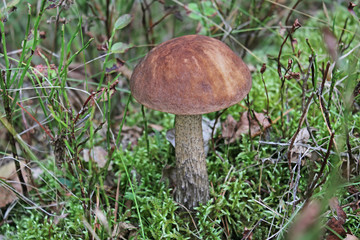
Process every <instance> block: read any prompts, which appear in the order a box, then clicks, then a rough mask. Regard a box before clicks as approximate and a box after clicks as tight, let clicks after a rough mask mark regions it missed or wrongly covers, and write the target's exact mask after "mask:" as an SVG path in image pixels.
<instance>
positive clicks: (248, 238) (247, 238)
mask: <svg viewBox="0 0 360 240" xmlns="http://www.w3.org/2000/svg"><path fill="white" fill-rule="evenodd" d="M242 239H244V240H252V239H253V232H252V231H251V229H248V228H247V227H245V229H244V232H243V238H242Z"/></svg>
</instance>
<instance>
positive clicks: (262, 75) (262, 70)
mask: <svg viewBox="0 0 360 240" xmlns="http://www.w3.org/2000/svg"><path fill="white" fill-rule="evenodd" d="M265 71H266V63H264V64H263V65H262V67H261V69H260V73H261V80H262V82H263V84H264V89H265V94H266V116H267V118H268V120H270V118H269V105H270V101H269V94H268V90H267V87H266V84H265V80H264V72H265ZM270 123H271V120H270Z"/></svg>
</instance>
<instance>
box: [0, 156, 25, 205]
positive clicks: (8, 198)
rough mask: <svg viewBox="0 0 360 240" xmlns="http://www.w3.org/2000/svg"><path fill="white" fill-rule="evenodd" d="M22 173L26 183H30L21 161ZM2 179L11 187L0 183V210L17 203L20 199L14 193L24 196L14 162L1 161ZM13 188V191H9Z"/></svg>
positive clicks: (0, 175)
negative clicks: (14, 202)
mask: <svg viewBox="0 0 360 240" xmlns="http://www.w3.org/2000/svg"><path fill="white" fill-rule="evenodd" d="M20 168H21V172H22V174H23V176H24V180H25V183H28V181H29V178H28V176H27V174H26V171H25V164H24V162H23V161H20ZM0 178H1V179H2V180H4V181H5V182H6V183H8V184H9V185H10V186H7V185H6V184H4V183H2V182H0V208H2V207H5V206H6V205H8V204H9V203H12V202H13V201H15V200H16V199H17V198H18V197H17V195H16V194H15V193H14V191H16V192H17V193H18V194H22V189H21V184H20V181H19V178H18V175H17V173H16V167H15V163H14V160H12V159H11V160H9V159H6V158H5V159H3V160H1V161H0ZM9 187H11V188H13V190H11V189H9Z"/></svg>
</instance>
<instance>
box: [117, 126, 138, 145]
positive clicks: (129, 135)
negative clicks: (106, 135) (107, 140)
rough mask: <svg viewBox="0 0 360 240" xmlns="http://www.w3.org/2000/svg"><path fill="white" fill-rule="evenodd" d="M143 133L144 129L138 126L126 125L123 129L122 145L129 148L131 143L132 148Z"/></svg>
mask: <svg viewBox="0 0 360 240" xmlns="http://www.w3.org/2000/svg"><path fill="white" fill-rule="evenodd" d="M142 133H143V129H142V128H140V127H138V126H132V127H129V126H125V125H124V126H123V128H122V130H121V136H122V140H121V145H122V146H123V148H124V149H125V148H127V147H128V145H129V144H130V145H131V148H133V147H134V146H136V145H137V144H138V139H139V138H140V137H141V135H142Z"/></svg>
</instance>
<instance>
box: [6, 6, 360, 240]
mask: <svg viewBox="0 0 360 240" xmlns="http://www.w3.org/2000/svg"><path fill="white" fill-rule="evenodd" d="M281 2H283V1H270V0H268V1H248V2H246V1H236V0H234V1H207V0H206V1H205V0H204V1H175V0H171V1H146V0H145V1H126V0H119V1H104V2H96V1H91V2H88V1H76V2H73V1H45V0H42V1H39V2H36V1H29V3H26V2H25V1H16V0H14V1H11V2H8V3H6V5H5V2H3V6H2V8H1V21H0V31H1V43H2V45H1V55H0V66H1V78H0V83H1V85H0V86H1V95H2V96H1V97H2V99H1V104H0V105H1V113H2V114H1V118H0V121H1V123H2V126H3V127H2V129H1V131H0V134H1V136H2V141H1V142H0V146H1V149H0V150H1V154H2V157H3V162H4V163H1V162H0V167H1V166H2V165H5V160H6V159H11V160H12V161H13V162H14V163H15V164H16V166H15V168H16V169H17V170H18V173H17V175H18V177H19V179H17V181H20V182H21V183H22V187H20V188H12V187H11V185H9V184H8V183H7V182H6V179H0V185H1V186H2V188H4V189H7V190H6V191H8V192H7V194H8V193H9V192H15V193H16V195H17V197H18V200H15V201H11V202H9V204H7V205H6V206H4V207H3V208H1V210H0V216H1V218H0V238H1V237H3V238H5V239H108V238H112V239H286V238H287V236H288V239H291V236H295V235H296V234H298V235H299V237H298V238H296V239H318V238H319V236H322V237H324V234H329V228H330V227H329V224H328V221H329V220H331V218H332V217H333V216H336V215H339V211H340V210H339V207H340V208H341V209H342V210H343V211H344V212H345V213H346V221H345V222H344V223H343V224H341V226H340V227H343V229H345V232H346V233H348V234H352V235H354V236H358V237H359V236H360V231H359V229H360V228H359V222H360V221H359V215H358V214H359V205H358V201H359V195H360V187H359V182H360V179H359V171H360V170H359V149H360V148H359V146H360V144H359V136H360V120H359V119H360V116H359V105H360V101H359V96H360V94H359V71H358V69H359V64H358V58H359V44H358V43H359V35H358V33H357V29H358V27H359V23H358V13H359V11H358V9H357V7H352V8H351V5H349V6H348V5H347V3H346V2H342V1H339V2H342V3H339V4H337V3H333V2H332V1H315V2H311V3H313V5H311V7H309V8H308V7H307V6H308V5H307V4H308V2H309V1H289V2H290V3H287V2H286V3H284V5H283V4H281ZM195 33H197V34H204V35H208V36H213V37H217V38H219V39H220V40H223V41H224V42H226V43H227V44H228V45H229V46H230V47H231V48H232V49H233V50H234V51H235V52H237V53H238V54H239V55H240V56H242V57H243V58H244V61H245V62H246V63H247V64H248V65H249V67H250V69H251V70H252V77H253V87H252V90H251V91H250V93H249V95H248V97H247V98H246V99H245V100H244V101H242V102H240V103H238V104H237V105H235V106H232V107H230V108H228V109H226V110H225V111H223V112H221V114H220V113H211V114H207V115H206V116H205V117H206V118H209V119H212V120H216V121H218V122H221V123H222V124H223V129H221V130H219V129H218V130H217V131H216V130H214V131H213V136H212V137H213V139H212V140H210V142H209V149H210V150H209V153H208V156H207V167H208V173H209V181H210V195H211V196H210V200H209V202H207V203H206V204H204V205H201V206H199V207H198V208H197V209H196V211H195V212H190V211H187V210H186V209H184V207H183V206H181V205H180V204H178V203H176V202H175V201H174V200H173V191H174V188H175V186H174V185H173V181H172V179H171V178H172V177H173V176H172V170H173V167H174V165H175V157H174V149H173V147H172V145H171V144H170V143H169V141H168V140H167V130H169V129H171V128H173V122H174V117H173V116H172V115H170V114H166V113H161V112H157V111H153V110H149V109H144V111H143V112H142V109H141V106H139V104H138V103H136V101H134V100H133V99H132V98H131V95H130V90H129V76H130V75H131V69H133V68H134V66H135V65H136V63H137V62H138V61H139V59H141V58H142V57H143V56H144V55H145V54H146V53H147V52H148V51H149V50H150V49H151V48H152V47H154V46H155V45H156V44H158V43H160V42H163V41H165V40H168V39H170V38H173V37H177V36H181V35H185V34H195ZM245 111H247V113H246V114H247V116H248V119H254V116H255V114H256V113H260V114H262V115H263V116H265V117H264V119H265V120H266V121H269V125H268V126H267V127H263V126H262V127H260V132H259V133H257V132H256V134H255V133H254V132H253V133H252V134H251V131H252V130H251V129H252V127H251V126H250V127H249V128H250V130H249V132H247V133H243V134H240V135H237V136H236V138H234V139H233V141H230V140H229V139H226V138H225V137H224V136H223V135H222V132H223V131H224V128H226V124H224V123H228V122H227V121H229V120H228V119H229V116H232V117H233V119H234V121H236V122H237V123H238V122H239V121H240V120H241V119H242V117H241V116H242V113H243V112H245ZM254 122H256V121H251V124H255V125H256V123H254ZM243 124H244V123H243ZM245 124H246V123H245ZM264 126H265V125H264ZM304 129H305V130H307V133H306V132H305V130H304ZM249 133H250V134H249ZM302 134H305V135H306V136H305V135H304V136H303V135H302ZM299 136H300V137H299ZM297 137H299V138H297ZM299 146H300V147H302V148H299ZM20 163H22V164H23V163H24V164H25V166H26V167H25V169H24V171H19V170H20V168H21V166H22V165H21V164H20ZM35 170H36V171H40V174H35ZM26 185H28V186H31V188H30V187H28V188H27V187H25V186H26ZM334 199H336V200H334ZM334 201H335V202H336V201H338V202H339V204H338V205H336V204H335V208H334V204H331V202H334ZM311 202H318V203H320V206H321V207H319V209H317V216H319V217H317V218H316V221H315V222H314V224H313V225H314V226H315V227H314V226H313V228H312V229H310V230H309V231H308V232H306V231H305V230H303V232H300V233H299V232H296V230H294V229H296V227H294V226H296V222H297V221H298V220H297V219H299V218H300V219H301V212H302V211H301V209H305V207H306V206H309V205H310V203H311ZM329 202H330V204H329ZM329 205H330V206H331V207H329ZM336 206H337V207H336ZM334 209H335V210H334ZM299 216H300V217H299ZM338 225H339V224H338ZM291 234H294V235H291ZM289 235H290V237H289ZM342 237H343V238H344V236H342ZM339 239H340V238H339Z"/></svg>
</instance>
